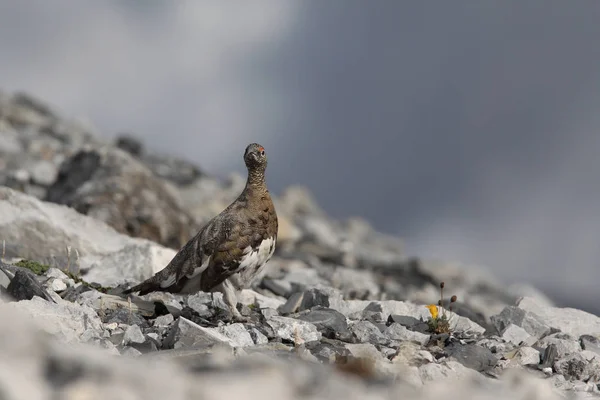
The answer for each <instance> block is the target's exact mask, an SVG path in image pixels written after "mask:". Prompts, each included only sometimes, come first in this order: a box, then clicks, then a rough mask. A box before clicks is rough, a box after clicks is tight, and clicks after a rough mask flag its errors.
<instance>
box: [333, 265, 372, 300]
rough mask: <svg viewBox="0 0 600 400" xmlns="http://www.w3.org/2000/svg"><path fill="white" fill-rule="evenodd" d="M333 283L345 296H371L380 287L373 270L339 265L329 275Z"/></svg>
mask: <svg viewBox="0 0 600 400" xmlns="http://www.w3.org/2000/svg"><path fill="white" fill-rule="evenodd" d="M329 279H330V282H331V285H332V286H333V287H335V288H337V289H339V290H341V291H342V293H343V294H344V297H345V298H351V299H353V298H358V299H364V298H370V297H374V296H377V295H379V293H380V291H381V290H380V289H379V285H378V284H377V282H375V277H374V275H373V274H372V273H371V271H367V270H358V269H352V268H347V267H337V268H335V271H334V272H333V273H332V274H331V276H330V277H329Z"/></svg>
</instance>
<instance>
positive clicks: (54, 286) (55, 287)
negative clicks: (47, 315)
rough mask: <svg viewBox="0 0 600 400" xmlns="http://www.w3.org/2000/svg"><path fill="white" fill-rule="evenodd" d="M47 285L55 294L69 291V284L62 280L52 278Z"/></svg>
mask: <svg viewBox="0 0 600 400" xmlns="http://www.w3.org/2000/svg"><path fill="white" fill-rule="evenodd" d="M46 285H47V286H48V288H49V289H50V290H52V291H53V292H62V291H65V290H67V284H66V283H65V281H63V280H61V279H56V278H51V279H49V280H48V282H47V283H46Z"/></svg>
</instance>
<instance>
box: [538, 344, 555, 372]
mask: <svg viewBox="0 0 600 400" xmlns="http://www.w3.org/2000/svg"><path fill="white" fill-rule="evenodd" d="M557 358H558V349H557V348H556V345H555V344H550V345H548V347H546V349H545V350H544V353H543V354H542V362H541V363H540V369H544V368H549V367H552V366H553V365H554V363H555V362H556V359H557Z"/></svg>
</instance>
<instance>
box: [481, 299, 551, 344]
mask: <svg viewBox="0 0 600 400" xmlns="http://www.w3.org/2000/svg"><path fill="white" fill-rule="evenodd" d="M490 320H491V322H492V324H493V325H494V326H495V327H496V329H497V330H498V332H504V330H505V329H506V328H508V326H509V325H516V326H519V327H521V328H523V329H524V330H525V331H526V332H527V333H528V334H530V335H532V336H534V337H536V338H540V337H542V336H544V335H545V334H547V333H548V332H549V331H550V326H548V325H546V323H545V322H544V320H543V319H542V318H540V317H539V316H537V315H536V314H533V313H530V312H527V311H526V310H523V309H521V308H519V307H515V306H509V307H506V308H505V309H504V310H502V312H501V313H500V314H497V315H494V316H492V317H491V318H490Z"/></svg>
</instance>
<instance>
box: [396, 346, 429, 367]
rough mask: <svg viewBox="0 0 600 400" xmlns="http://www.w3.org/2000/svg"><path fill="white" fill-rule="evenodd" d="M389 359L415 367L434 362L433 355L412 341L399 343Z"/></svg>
mask: <svg viewBox="0 0 600 400" xmlns="http://www.w3.org/2000/svg"><path fill="white" fill-rule="evenodd" d="M391 360H392V362H393V363H394V364H404V365H410V366H417V367H418V366H421V365H423V364H427V363H432V362H434V358H433V355H432V354H431V353H430V352H428V351H426V350H423V349H422V348H421V346H420V345H418V344H416V343H413V342H402V343H400V345H399V346H398V349H397V350H396V353H395V354H394V355H393V356H392V359H391Z"/></svg>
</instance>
